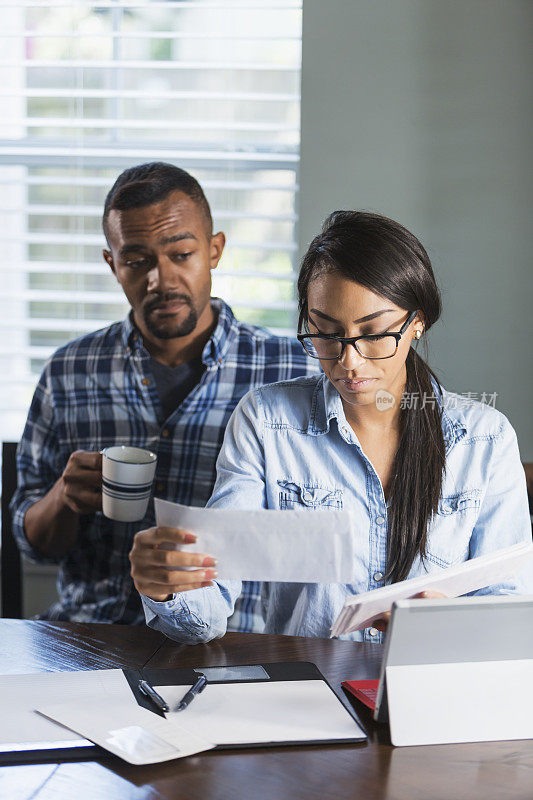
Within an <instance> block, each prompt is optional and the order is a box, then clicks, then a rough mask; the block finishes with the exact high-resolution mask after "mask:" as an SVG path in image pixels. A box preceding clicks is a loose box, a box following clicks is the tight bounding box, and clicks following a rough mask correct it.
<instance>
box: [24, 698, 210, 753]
mask: <svg viewBox="0 0 533 800" xmlns="http://www.w3.org/2000/svg"><path fill="white" fill-rule="evenodd" d="M37 711H38V713H39V714H42V715H44V716H45V717H48V718H49V719H52V720H54V721H55V722H58V723H60V724H61V725H65V727H67V728H70V729H71V730H73V731H76V733H79V734H81V735H82V736H84V737H85V738H87V739H90V740H91V741H92V742H94V743H95V744H98V745H100V747H103V748H105V749H106V750H108V751H109V752H110V753H113V754H114V755H116V756H119V757H120V758H123V759H124V761H128V762H129V763H130V764H158V763H160V762H162V761H170V760H171V759H173V758H183V757H184V756H190V755H194V754H195V753H201V752H203V751H204V750H211V749H212V748H213V747H214V745H213V744H212V743H211V742H209V741H207V740H206V739H205V738H203V736H198V735H195V734H193V733H191V732H190V731H188V730H184V729H183V728H181V727H180V726H179V725H177V724H176V723H175V722H173V723H171V722H169V720H168V719H164V718H163V717H160V716H158V715H157V714H154V713H152V712H151V711H148V709H146V708H141V707H140V706H138V705H135V707H133V706H130V705H128V706H124V705H118V704H113V703H111V704H102V706H101V707H99V706H95V705H92V706H85V705H81V704H79V703H71V704H70V705H55V706H46V705H45V706H41V707H40V708H38V709H37Z"/></svg>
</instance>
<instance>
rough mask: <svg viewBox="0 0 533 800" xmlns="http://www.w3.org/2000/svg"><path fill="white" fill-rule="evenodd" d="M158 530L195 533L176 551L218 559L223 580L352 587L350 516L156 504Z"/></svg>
mask: <svg viewBox="0 0 533 800" xmlns="http://www.w3.org/2000/svg"><path fill="white" fill-rule="evenodd" d="M155 513H156V521H157V525H161V526H163V525H164V526H168V527H173V528H183V529H184V530H186V531H190V532H191V533H195V534H197V536H198V540H197V541H196V542H195V544H192V545H179V546H178V545H176V547H175V549H179V550H186V551H188V552H192V553H207V554H209V555H212V556H214V557H215V558H216V559H217V567H216V568H217V571H218V574H219V577H220V578H221V579H222V580H224V579H225V580H246V581H290V582H297V583H352V582H353V581H354V579H355V575H354V571H355V563H356V554H355V541H354V539H355V537H354V536H353V533H352V517H351V514H350V512H349V511H311V512H310V511H298V510H296V511H293V510H290V511H275V510H259V511H236V510H233V509H218V508H213V509H211V508H191V507H189V506H182V505H179V504H177V503H170V502H169V501H168V500H160V499H158V498H156V500H155Z"/></svg>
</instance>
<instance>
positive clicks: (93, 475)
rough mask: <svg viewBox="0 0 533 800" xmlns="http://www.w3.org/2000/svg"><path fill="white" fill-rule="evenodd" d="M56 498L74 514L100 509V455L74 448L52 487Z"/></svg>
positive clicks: (90, 512) (91, 512)
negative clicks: (56, 495)
mask: <svg viewBox="0 0 533 800" xmlns="http://www.w3.org/2000/svg"><path fill="white" fill-rule="evenodd" d="M54 488H55V489H56V492H57V494H58V499H59V500H60V502H62V503H63V504H64V505H66V506H68V508H70V510H71V511H75V512H76V514H93V513H94V512H95V511H101V509H102V455H101V453H88V452H86V451H85V450H76V451H75V452H74V453H72V455H71V456H70V458H69V460H68V462H67V466H66V467H65V470H64V472H63V474H62V476H61V477H60V479H59V480H58V482H57V483H56V486H55V487H54Z"/></svg>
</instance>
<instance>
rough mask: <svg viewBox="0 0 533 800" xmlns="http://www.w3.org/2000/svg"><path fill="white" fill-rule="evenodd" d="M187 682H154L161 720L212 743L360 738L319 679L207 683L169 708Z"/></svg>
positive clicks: (351, 722) (176, 700)
mask: <svg viewBox="0 0 533 800" xmlns="http://www.w3.org/2000/svg"><path fill="white" fill-rule="evenodd" d="M186 688H187V687H183V686H158V687H156V689H157V691H158V692H159V694H160V695H161V696H162V697H164V698H165V700H166V701H167V703H168V704H169V705H170V709H171V710H170V712H169V713H168V714H167V719H168V720H169V721H171V722H176V723H177V724H179V725H180V726H181V727H182V728H183V729H186V730H188V731H190V732H191V733H192V734H194V735H196V736H202V735H203V734H204V732H205V733H208V735H209V738H210V739H211V740H212V741H213V742H215V744H263V743H264V744H268V743H270V742H299V741H302V742H308V741H311V740H313V741H315V740H325V741H331V740H335V739H354V738H364V737H365V734H364V732H363V731H362V730H361V728H360V727H359V725H358V724H357V722H356V721H355V720H354V719H353V718H352V717H351V716H350V714H349V713H348V711H347V710H346V709H345V708H344V707H343V705H342V704H341V703H340V701H339V700H338V698H337V697H336V696H335V694H334V693H333V692H332V691H331V689H330V688H329V686H328V685H327V684H326V683H324V681H321V680H310V681H264V682H253V683H212V684H208V685H207V686H206V688H205V689H204V690H203V692H202V693H201V694H199V695H197V696H196V697H195V699H194V700H193V701H192V703H190V705H189V706H188V707H187V708H186V709H185V710H184V711H177V712H174V711H172V709H173V708H175V707H176V705H177V704H178V702H179V701H180V700H181V698H182V697H183V695H184V694H185V691H186Z"/></svg>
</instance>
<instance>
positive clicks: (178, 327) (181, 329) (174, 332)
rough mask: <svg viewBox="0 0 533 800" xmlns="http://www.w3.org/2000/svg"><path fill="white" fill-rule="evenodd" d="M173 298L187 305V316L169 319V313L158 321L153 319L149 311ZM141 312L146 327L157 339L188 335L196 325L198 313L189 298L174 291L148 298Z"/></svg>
mask: <svg viewBox="0 0 533 800" xmlns="http://www.w3.org/2000/svg"><path fill="white" fill-rule="evenodd" d="M173 300H180V301H181V302H183V303H186V304H187V305H188V306H189V314H188V316H187V317H186V318H185V319H184V320H182V321H181V322H174V321H173V320H172V321H171V318H170V315H169V317H167V318H166V319H161V320H160V321H157V319H154V317H153V316H152V313H151V312H152V311H153V310H154V309H155V308H158V307H159V306H161V305H163V304H164V303H170V302H172V301H173ZM142 313H143V319H144V322H145V325H146V327H147V328H148V330H149V331H150V333H151V334H152V335H153V336H156V337H157V338H158V339H176V338H178V337H180V336H188V335H189V334H190V333H192V332H193V331H194V329H195V328H196V326H197V325H198V313H197V311H196V309H195V308H194V306H193V305H192V302H191V298H190V297H187V296H186V295H183V294H176V293H175V292H169V293H167V294H161V295H157V296H156V297H154V298H153V299H151V300H149V301H148V302H147V303H146V305H145V307H144V308H143V311H142Z"/></svg>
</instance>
